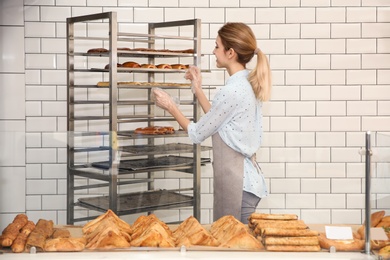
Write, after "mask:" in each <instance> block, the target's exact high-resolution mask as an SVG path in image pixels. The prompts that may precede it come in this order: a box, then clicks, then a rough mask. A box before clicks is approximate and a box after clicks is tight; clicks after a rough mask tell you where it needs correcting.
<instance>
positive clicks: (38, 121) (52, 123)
mask: <svg viewBox="0 0 390 260" xmlns="http://www.w3.org/2000/svg"><path fill="white" fill-rule="evenodd" d="M26 131H27V132H54V131H56V118H55V117H27V118H26Z"/></svg>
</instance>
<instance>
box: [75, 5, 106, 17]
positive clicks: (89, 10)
mask: <svg viewBox="0 0 390 260" xmlns="http://www.w3.org/2000/svg"><path fill="white" fill-rule="evenodd" d="M102 11H103V7H84V6H83V7H80V6H72V17H75V16H82V15H88V14H96V13H101V12H102Z"/></svg>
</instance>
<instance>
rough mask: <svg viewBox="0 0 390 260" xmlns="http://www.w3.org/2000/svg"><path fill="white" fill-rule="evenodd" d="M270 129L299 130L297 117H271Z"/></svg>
mask: <svg viewBox="0 0 390 260" xmlns="http://www.w3.org/2000/svg"><path fill="white" fill-rule="evenodd" d="M270 130H271V131H299V130H300V127H299V118H298V117H272V118H271V120H270Z"/></svg>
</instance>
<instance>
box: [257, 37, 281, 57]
mask: <svg viewBox="0 0 390 260" xmlns="http://www.w3.org/2000/svg"><path fill="white" fill-rule="evenodd" d="M257 46H258V47H259V48H260V49H261V50H262V52H264V53H267V55H270V56H271V58H272V54H284V53H285V51H284V49H285V47H284V46H285V44H284V40H279V39H278V40H262V41H261V42H260V43H258V44H257Z"/></svg>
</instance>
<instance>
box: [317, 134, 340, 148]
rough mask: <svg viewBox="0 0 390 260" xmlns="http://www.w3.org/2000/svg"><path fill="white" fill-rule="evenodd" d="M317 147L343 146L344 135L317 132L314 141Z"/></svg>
mask: <svg viewBox="0 0 390 260" xmlns="http://www.w3.org/2000/svg"><path fill="white" fill-rule="evenodd" d="M315 142H316V145H317V146H319V147H335V146H336V147H337V146H345V144H346V142H345V133H343V132H340V133H338V132H318V133H316V139H315Z"/></svg>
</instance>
